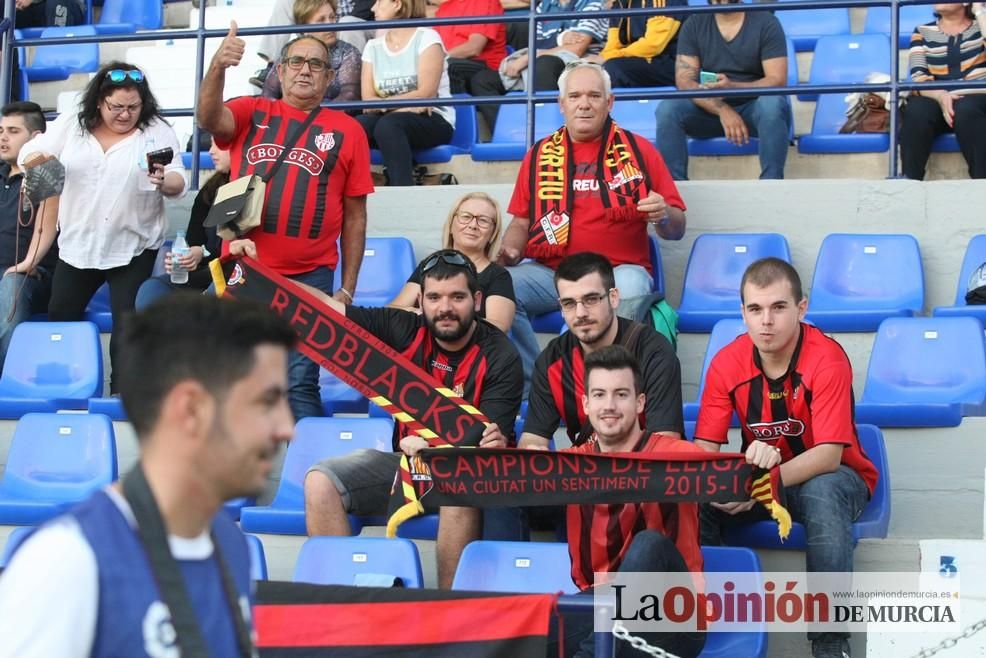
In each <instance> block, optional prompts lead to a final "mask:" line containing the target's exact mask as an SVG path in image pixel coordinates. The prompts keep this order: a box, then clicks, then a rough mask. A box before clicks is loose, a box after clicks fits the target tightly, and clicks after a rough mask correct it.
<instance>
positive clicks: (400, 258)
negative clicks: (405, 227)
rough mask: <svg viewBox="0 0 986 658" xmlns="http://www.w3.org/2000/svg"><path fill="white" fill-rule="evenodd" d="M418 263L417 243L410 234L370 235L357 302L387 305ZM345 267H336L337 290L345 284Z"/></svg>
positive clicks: (368, 304) (361, 271)
mask: <svg viewBox="0 0 986 658" xmlns="http://www.w3.org/2000/svg"><path fill="white" fill-rule="evenodd" d="M417 264H418V261H416V260H415V258H414V245H412V244H411V241H410V240H408V239H407V238H400V237H393V238H367V239H366V246H365V247H364V248H363V265H362V266H361V267H360V271H359V280H358V282H357V284H356V290H355V291H354V294H355V299H354V300H353V303H354V304H356V305H357V306H386V305H387V304H389V303H390V300H392V299H393V298H394V297H396V296H397V293H399V292H400V291H401V288H403V287H404V284H405V283H407V278H408V277H409V276H411V273H412V272H414V268H415V267H416V266H417ZM341 269H342V268H340V267H336V270H335V283H334V285H335V288H336V290H338V289H339V286H341V285H342V272H341Z"/></svg>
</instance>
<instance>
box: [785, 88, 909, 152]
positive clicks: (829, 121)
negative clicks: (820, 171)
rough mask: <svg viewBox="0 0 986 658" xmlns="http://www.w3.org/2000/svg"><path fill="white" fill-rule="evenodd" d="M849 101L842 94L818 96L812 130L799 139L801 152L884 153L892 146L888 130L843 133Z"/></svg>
mask: <svg viewBox="0 0 986 658" xmlns="http://www.w3.org/2000/svg"><path fill="white" fill-rule="evenodd" d="M846 107H847V105H846V100H845V96H844V95H843V94H825V95H824V96H819V97H818V103H817V104H816V105H815V114H814V116H813V118H812V122H811V132H810V133H808V134H807V135H802V136H801V137H799V138H798V151H799V152H801V153H884V152H886V150H887V149H888V148H890V136H889V135H888V134H887V133H849V134H845V135H843V134H840V133H839V130H840V129H841V128H842V126H843V125H845V123H846V118H847V117H846Z"/></svg>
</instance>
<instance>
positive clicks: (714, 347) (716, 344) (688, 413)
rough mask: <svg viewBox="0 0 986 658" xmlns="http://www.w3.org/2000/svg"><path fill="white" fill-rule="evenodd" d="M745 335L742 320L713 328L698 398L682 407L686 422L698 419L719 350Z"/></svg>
mask: <svg viewBox="0 0 986 658" xmlns="http://www.w3.org/2000/svg"><path fill="white" fill-rule="evenodd" d="M744 333H746V325H745V324H743V320H742V319H741V318H726V319H724V320H719V321H718V322H716V324H715V326H714V327H712V333H710V334H709V344H708V346H707V347H706V348H705V360H704V361H702V378H701V379H699V381H698V397H697V398H696V399H695V401H694V402H685V403H684V405H682V408H683V409H684V415H685V420H686V421H688V420H692V421H693V420H697V419H698V407H699V403H701V401H702V391H704V390H705V376H706V374H708V372H709V364H710V363H712V358H713V357H714V356H715V355H716V354H718V353H719V350H721V349H722V348H723V347H725V346H726V345H728V344H729V343H731V342H733V341H734V340H735V339H736V337H737V336H740V335H742V334H744ZM734 418H735V417H734ZM688 436H689V437H691V436H692V435H691V434H688Z"/></svg>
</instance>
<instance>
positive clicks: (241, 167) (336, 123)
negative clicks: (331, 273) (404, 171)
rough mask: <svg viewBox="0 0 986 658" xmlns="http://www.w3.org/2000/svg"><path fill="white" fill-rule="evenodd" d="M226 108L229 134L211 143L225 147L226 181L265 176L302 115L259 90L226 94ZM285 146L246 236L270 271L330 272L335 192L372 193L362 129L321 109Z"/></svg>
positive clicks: (338, 198)
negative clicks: (258, 217) (232, 126)
mask: <svg viewBox="0 0 986 658" xmlns="http://www.w3.org/2000/svg"><path fill="white" fill-rule="evenodd" d="M226 107H227V108H229V110H230V111H231V112H232V113H233V118H234V120H235V122H236V132H235V134H234V136H233V139H232V140H230V142H228V143H223V142H222V141H221V140H218V139H217V140H216V143H217V144H218V145H219V146H221V147H223V148H228V149H229V151H230V167H231V171H230V180H236V179H237V178H240V177H242V176H247V175H249V174H257V175H258V176H265V175H266V174H267V172H268V171H269V170H270V168H271V167H272V166H273V165H274V162H275V161H276V160H277V159H278V157H279V156H280V155H281V153H282V152H283V151H284V148H285V142H286V141H287V140H288V138H289V137H291V136H292V135H293V134H294V133H295V132H296V131H297V130H298V128H299V127H300V126H301V124H303V123H304V122H305V119H307V118H308V112H306V111H304V110H299V109H298V108H295V107H291V106H290V105H288V104H287V103H285V102H284V101H280V100H277V101H275V100H270V99H267V98H261V97H260V96H241V97H240V98H234V99H233V100H231V101H229V102H228V103H226ZM287 146H288V147H289V148H290V149H291V151H290V153H289V154H288V155H287V157H286V158H285V160H284V162H283V163H282V164H281V166H280V168H278V170H277V172H276V173H275V174H274V177H273V178H272V179H271V180H269V181H268V182H267V190H266V192H265V198H264V212H263V219H262V223H261V225H260V226H258V227H257V228H255V229H254V230H253V231H251V232H250V233H249V234H248V237H249V238H250V239H251V240H253V241H254V242H255V243H256V245H257V253H258V254H259V256H260V260H261V261H263V263H264V265H266V266H268V267H270V268H271V269H272V270H274V271H275V272H277V273H278V274H285V275H290V274H301V273H303V272H311V271H312V270H314V269H315V268H317V267H321V266H324V267H328V268H329V269H333V270H334V269H335V268H336V266H337V265H338V262H339V251H338V249H337V247H336V240H338V239H339V235H340V232H341V231H342V221H343V212H344V204H343V198H344V197H360V196H364V195H366V194H369V193H371V192H373V180H372V179H371V178H370V147H369V144H368V142H367V140H366V132H365V131H364V130H363V129H362V128H361V127H360V125H359V124H358V123H356V121H355V120H354V119H353V118H352V117H350V116H348V115H346V114H344V113H342V112H339V111H337V110H330V109H328V108H324V107H323V108H322V109H321V111H320V112H319V114H318V116H317V117H316V118H315V120H314V121H312V123H311V125H310V126H308V128H307V129H306V131H305V134H304V135H302V136H300V137H299V138H298V139H296V140H295V142H294V143H292V144H289V145H287ZM224 253H225V245H224Z"/></svg>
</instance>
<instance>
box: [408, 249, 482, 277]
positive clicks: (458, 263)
mask: <svg viewBox="0 0 986 658" xmlns="http://www.w3.org/2000/svg"><path fill="white" fill-rule="evenodd" d="M439 263H445V264H446V265H452V266H454V267H464V268H466V269H467V270H469V271H470V272H472V274H473V276H476V266H475V265H473V262H472V261H471V260H469V259H468V258H466V257H465V256H464V255H463V254H462V253H460V252H458V251H455V250H454V249H446V250H444V251H439V252H438V253H436V254H433V255H431V256H429V257H428V260H426V261H425V262H424V264H423V265H422V266H421V273H422V274H426V273H428V272H429V271H431V270H433V269H435V267H437V266H438V264H439Z"/></svg>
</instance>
